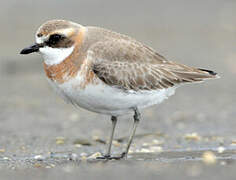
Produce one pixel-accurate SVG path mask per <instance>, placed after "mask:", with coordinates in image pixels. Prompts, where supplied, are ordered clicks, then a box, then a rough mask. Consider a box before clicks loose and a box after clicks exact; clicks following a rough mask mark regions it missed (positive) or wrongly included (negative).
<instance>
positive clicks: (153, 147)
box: [150, 146, 163, 153]
mask: <svg viewBox="0 0 236 180" xmlns="http://www.w3.org/2000/svg"><path fill="white" fill-rule="evenodd" d="M150 149H151V151H152V152H158V153H161V152H163V148H162V147H161V146H152V147H150Z"/></svg>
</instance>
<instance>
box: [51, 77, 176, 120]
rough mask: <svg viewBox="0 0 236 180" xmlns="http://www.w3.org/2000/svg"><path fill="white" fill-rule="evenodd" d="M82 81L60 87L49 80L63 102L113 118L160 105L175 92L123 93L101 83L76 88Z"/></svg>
mask: <svg viewBox="0 0 236 180" xmlns="http://www.w3.org/2000/svg"><path fill="white" fill-rule="evenodd" d="M82 81H83V79H82V78H81V77H79V76H77V77H76V78H75V79H73V80H69V81H68V82H65V83H63V84H60V85H59V84H57V83H55V82H52V81H51V80H49V82H51V83H50V84H52V86H53V87H54V89H55V90H56V91H57V92H58V93H59V95H60V96H61V97H62V98H63V99H64V100H65V101H67V102H69V103H72V104H73V105H76V106H80V107H82V108H84V109H87V110H89V111H93V112H97V113H102V114H109V115H114V116H118V115H122V114H124V113H127V112H129V111H131V110H133V108H134V107H138V108H140V109H141V108H145V107H148V106H151V105H154V104H160V103H161V102H162V101H163V100H165V99H167V98H168V97H169V96H171V95H173V94H174V92H175V87H172V88H168V89H162V90H152V91H147V90H145V91H139V92H135V91H127V92H125V91H123V90H121V89H117V88H115V87H110V86H108V85H106V84H104V83H103V82H99V83H98V84H95V85H94V84H91V85H87V86H86V88H84V89H83V88H80V86H78V84H80V82H82Z"/></svg>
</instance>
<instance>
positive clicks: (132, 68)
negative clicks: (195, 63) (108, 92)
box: [89, 39, 215, 91]
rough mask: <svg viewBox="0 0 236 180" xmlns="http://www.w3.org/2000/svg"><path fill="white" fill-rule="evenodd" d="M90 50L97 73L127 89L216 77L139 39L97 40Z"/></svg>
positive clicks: (144, 88) (162, 85) (112, 84)
mask: <svg viewBox="0 0 236 180" xmlns="http://www.w3.org/2000/svg"><path fill="white" fill-rule="evenodd" d="M89 54H90V60H91V61H92V70H93V71H94V73H95V74H96V75H97V77H98V78H99V79H101V80H102V81H103V82H104V83H106V84H108V85H111V86H115V87H117V88H120V89H124V90H135V91H138V90H156V89H163V88H169V87H172V86H175V85H177V84H180V83H185V82H195V81H203V80H204V79H208V78H215V75H213V74H211V73H209V72H208V71H207V70H202V69H197V68H192V67H188V66H186V65H182V64H179V63H175V62H172V61H168V60H166V59H165V58H164V57H163V56H161V55H159V54H158V53H156V52H154V50H152V49H151V48H149V47H147V46H144V45H142V44H141V43H139V42H136V41H127V40H125V39H119V40H117V39H112V40H109V41H106V42H104V41H103V42H97V43H96V44H94V45H93V46H92V47H90V49H89Z"/></svg>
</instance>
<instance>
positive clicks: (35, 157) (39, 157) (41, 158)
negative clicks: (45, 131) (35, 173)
mask: <svg viewBox="0 0 236 180" xmlns="http://www.w3.org/2000/svg"><path fill="white" fill-rule="evenodd" d="M34 159H35V160H37V161H42V160H44V159H45V158H44V157H43V156H42V155H40V154H39V155H35V156H34Z"/></svg>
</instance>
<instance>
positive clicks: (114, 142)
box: [112, 140, 121, 147]
mask: <svg viewBox="0 0 236 180" xmlns="http://www.w3.org/2000/svg"><path fill="white" fill-rule="evenodd" d="M112 144H113V145H114V146H116V147H120V146H121V144H120V143H119V142H118V141H116V140H113V141H112Z"/></svg>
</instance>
